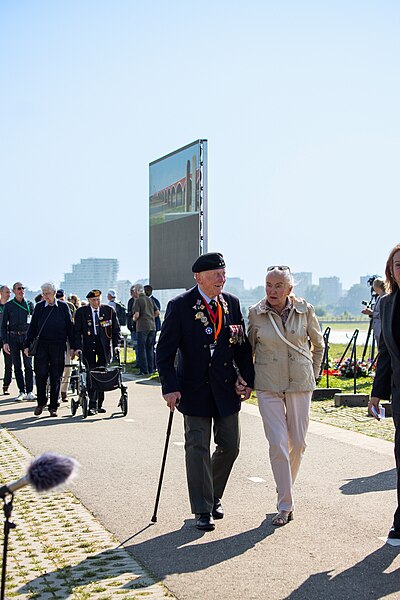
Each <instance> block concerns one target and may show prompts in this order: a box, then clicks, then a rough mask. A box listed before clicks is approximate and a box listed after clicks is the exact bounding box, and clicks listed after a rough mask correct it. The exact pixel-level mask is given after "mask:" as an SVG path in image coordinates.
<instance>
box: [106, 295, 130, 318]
mask: <svg viewBox="0 0 400 600" xmlns="http://www.w3.org/2000/svg"><path fill="white" fill-rule="evenodd" d="M107 300H108V306H112V307H113V309H114V310H115V312H116V313H117V318H118V321H119V324H120V325H126V308H125V306H124V305H123V304H122V302H120V301H119V300H117V292H116V291H115V290H112V289H111V290H108V292H107Z"/></svg>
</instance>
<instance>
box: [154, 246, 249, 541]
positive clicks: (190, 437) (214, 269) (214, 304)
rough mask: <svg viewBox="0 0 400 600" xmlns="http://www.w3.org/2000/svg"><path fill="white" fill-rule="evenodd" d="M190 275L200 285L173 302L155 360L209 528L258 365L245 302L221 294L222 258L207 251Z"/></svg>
mask: <svg viewBox="0 0 400 600" xmlns="http://www.w3.org/2000/svg"><path fill="white" fill-rule="evenodd" d="M192 271H193V273H194V278H195V280H196V282H197V285H196V286H195V287H194V288H192V289H190V290H189V291H187V292H185V293H183V294H181V295H180V296H177V297H176V298H174V299H173V300H171V301H170V302H169V303H168V306H167V310H166V313H165V319H164V323H163V326H162V328H161V334H160V339H159V341H158V344H157V350H156V356H157V367H158V372H159V374H160V379H161V385H162V393H163V397H164V399H165V400H166V402H167V405H168V408H169V409H170V411H173V410H174V409H175V408H178V410H179V411H180V412H181V413H182V414H183V420H184V429H185V458H186V475H187V482H188V489H189V497H190V504H191V509H192V512H193V513H194V514H195V515H196V519H197V520H196V527H197V528H198V529H202V530H205V531H211V530H213V529H214V528H215V523H214V519H222V518H223V516H224V511H223V508H222V504H221V498H222V495H223V493H224V490H225V486H226V484H227V481H228V477H229V475H230V472H231V470H232V467H233V464H234V462H235V460H236V458H237V456H238V454H239V445H240V428H239V411H240V408H241V402H242V400H245V399H247V398H249V397H250V394H251V390H252V388H253V381H254V368H253V359H252V355H251V347H250V344H249V341H248V339H247V337H246V333H245V327H244V322H243V317H242V313H241V310H240V304H239V300H238V298H236V297H235V296H232V295H231V294H227V293H222V289H223V287H224V284H225V280H226V276H225V262H224V259H223V256H222V254H219V253H216V252H211V253H208V254H203V255H202V256H200V257H199V258H198V259H197V260H196V261H195V263H194V264H193V266H192ZM176 355H177V366H176V368H175V357H176ZM211 427H213V434H214V442H215V445H216V448H215V451H214V453H213V455H212V457H211V456H210V441H211Z"/></svg>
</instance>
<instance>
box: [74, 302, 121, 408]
mask: <svg viewBox="0 0 400 600" xmlns="http://www.w3.org/2000/svg"><path fill="white" fill-rule="evenodd" d="M86 298H87V299H88V300H89V304H87V305H86V306H81V308H78V310H77V311H76V313H75V325H74V329H75V346H74V347H75V349H76V350H78V351H82V354H83V358H84V360H85V361H86V362H87V365H88V367H89V370H91V369H95V368H96V367H106V366H107V365H108V364H109V363H110V362H111V359H112V357H113V355H114V354H116V352H118V351H119V342H120V336H121V328H120V325H119V322H118V319H117V314H116V312H115V310H114V309H113V308H112V306H108V305H107V304H102V303H101V291H100V290H91V291H90V292H89V293H88V294H87V296H86ZM103 402H104V392H98V393H97V394H96V392H95V391H94V390H89V412H88V414H89V415H95V414H96V412H101V413H104V412H106V409H105V408H103Z"/></svg>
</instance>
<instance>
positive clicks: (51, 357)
mask: <svg viewBox="0 0 400 600" xmlns="http://www.w3.org/2000/svg"><path fill="white" fill-rule="evenodd" d="M41 290H42V296H43V300H41V301H40V302H38V303H37V304H36V306H35V310H34V311H33V315H32V321H31V323H30V325H29V328H28V331H27V334H26V339H25V341H24V348H25V350H24V353H25V356H27V357H28V356H29V347H30V345H31V344H32V342H33V340H34V339H35V338H37V337H38V338H39V344H38V347H37V351H36V353H35V357H34V367H35V376H36V390H37V406H36V408H35V410H34V415H35V416H36V417H39V416H40V415H41V414H42V412H43V409H44V407H45V406H46V404H47V382H48V380H50V400H49V411H50V416H51V417H56V416H57V409H58V399H59V396H60V386H61V377H62V374H63V370H64V365H65V354H66V350H67V341H68V342H69V344H70V347H72V348H73V342H74V332H73V327H72V318H71V312H70V310H69V308H68V306H67V304H66V303H65V302H61V301H59V300H57V298H56V287H55V285H54V284H53V283H51V282H46V283H43V284H42V285H41ZM71 354H72V355H73V354H74V351H73V350H71V351H70V355H71ZM68 360H69V357H68Z"/></svg>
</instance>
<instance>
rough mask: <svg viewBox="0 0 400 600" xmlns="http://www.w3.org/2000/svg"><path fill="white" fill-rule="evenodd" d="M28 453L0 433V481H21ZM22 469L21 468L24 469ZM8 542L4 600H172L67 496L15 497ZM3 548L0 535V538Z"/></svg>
mask: <svg viewBox="0 0 400 600" xmlns="http://www.w3.org/2000/svg"><path fill="white" fill-rule="evenodd" d="M30 459H31V455H30V454H29V452H28V451H27V450H26V449H25V448H23V446H22V445H21V444H20V443H19V442H18V441H17V440H16V439H15V438H14V437H13V436H12V435H11V434H10V433H9V432H8V431H7V430H6V429H3V428H0V478H1V479H2V482H3V483H6V482H7V483H10V482H11V481H14V480H17V479H19V478H20V477H22V476H23V475H24V473H25V471H26V466H27V465H28V463H29V460H30ZM24 467H25V468H24ZM11 520H12V521H13V522H15V523H16V525H17V528H16V529H12V530H11V532H10V538H9V551H8V560H7V587H6V593H7V598H20V599H23V598H27V599H28V598H29V599H34V598H36V599H40V600H47V599H50V598H52V599H54V598H58V599H79V600H85V599H90V600H92V599H102V600H106V599H112V598H127V599H131V600H134V599H136V600H137V599H139V598H144V597H146V598H149V599H150V600H151V599H153V600H161V599H162V598H174V597H175V596H173V594H171V593H170V592H169V591H168V590H167V588H165V587H164V586H163V585H162V584H161V583H157V582H156V581H155V579H154V578H153V577H152V576H151V575H150V574H149V573H148V572H147V571H146V570H145V569H144V568H143V567H142V566H141V565H139V563H138V562H137V561H135V560H134V559H133V558H132V556H131V555H130V554H129V553H128V552H127V551H126V550H125V549H124V548H122V547H121V546H120V545H119V542H118V541H117V540H116V538H115V537H114V536H113V535H112V534H111V533H110V532H108V531H107V530H106V529H105V528H104V527H103V526H102V525H101V524H100V523H99V522H98V521H97V520H96V519H95V518H94V516H93V515H92V514H91V513H90V512H89V511H88V510H87V509H86V508H85V507H84V506H83V505H82V504H81V503H80V502H79V501H78V500H77V498H75V496H73V494H71V493H69V492H64V493H61V492H56V493H49V494H43V495H39V494H37V493H36V492H35V491H34V490H33V489H32V488H30V487H29V486H28V487H26V488H24V489H21V490H19V491H18V492H16V494H15V497H14V510H13V515H12V519H11ZM1 542H3V534H2V536H1Z"/></svg>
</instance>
